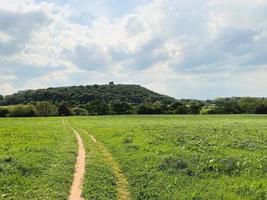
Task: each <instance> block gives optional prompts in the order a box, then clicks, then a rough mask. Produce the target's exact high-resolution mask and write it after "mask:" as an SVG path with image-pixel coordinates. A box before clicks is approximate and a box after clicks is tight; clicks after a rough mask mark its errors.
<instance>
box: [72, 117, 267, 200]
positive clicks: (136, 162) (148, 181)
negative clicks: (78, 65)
mask: <svg viewBox="0 0 267 200" xmlns="http://www.w3.org/2000/svg"><path fill="white" fill-rule="evenodd" d="M69 121H70V122H71V123H72V124H73V125H74V126H76V127H81V128H83V129H86V130H87V131H88V132H89V133H90V134H93V135H94V136H95V137H96V139H97V140H98V141H99V142H102V143H103V144H104V145H105V146H106V147H107V148H108V149H109V151H110V152H111V153H112V155H113V157H114V159H115V160H116V161H117V162H118V163H119V164H120V165H121V168H122V169H123V171H124V173H125V175H126V177H127V178H128V181H129V185H130V191H131V193H132V199H205V200H206V199H210V200H214V199H234V200H238V199H240V200H241V199H242V200H245V199H262V200H263V199H266V192H267V176H266V173H267V116H252V115H251V116H249V115H247V116H246V115H236V116H219V115H218V116H117V117H116V116H104V117H80V118H79V117H73V118H69ZM83 137H84V140H89V139H90V138H89V136H88V135H87V136H86V134H84V135H83ZM88 164H89V165H90V163H88ZM106 175H107V174H106ZM91 176H94V177H95V178H97V177H98V176H99V177H100V178H104V177H105V174H97V173H96V172H95V171H94V170H93V169H91V170H90V166H88V171H87V177H88V178H87V179H86V185H85V188H87V189H86V190H87V192H88V194H90V191H91V193H92V192H93V191H96V190H98V191H99V192H100V193H101V192H103V191H105V189H104V188H103V187H104V186H105V184H104V183H103V187H99V184H100V185H101V183H99V182H98V184H97V185H94V184H93V182H94V179H89V177H91ZM109 177H110V179H109V180H112V178H111V176H109Z"/></svg>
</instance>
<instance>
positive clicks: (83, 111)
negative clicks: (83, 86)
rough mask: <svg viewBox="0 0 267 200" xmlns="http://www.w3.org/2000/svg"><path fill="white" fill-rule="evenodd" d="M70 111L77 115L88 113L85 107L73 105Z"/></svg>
mask: <svg viewBox="0 0 267 200" xmlns="http://www.w3.org/2000/svg"><path fill="white" fill-rule="evenodd" d="M72 111H73V112H74V114H75V115H77V116H86V115H88V111H87V110H86V109H83V108H79V107H74V108H72Z"/></svg>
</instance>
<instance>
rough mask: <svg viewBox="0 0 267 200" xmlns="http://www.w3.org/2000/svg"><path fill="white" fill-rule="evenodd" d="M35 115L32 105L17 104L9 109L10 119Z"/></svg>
mask: <svg viewBox="0 0 267 200" xmlns="http://www.w3.org/2000/svg"><path fill="white" fill-rule="evenodd" d="M35 114H36V109H35V107H34V106H33V105H23V104H19V105H16V106H12V107H10V109H9V116H10V117H33V116H34V115H35Z"/></svg>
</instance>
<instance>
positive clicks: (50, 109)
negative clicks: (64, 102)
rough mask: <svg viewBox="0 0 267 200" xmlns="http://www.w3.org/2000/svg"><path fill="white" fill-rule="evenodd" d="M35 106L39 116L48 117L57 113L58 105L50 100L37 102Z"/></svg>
mask: <svg viewBox="0 0 267 200" xmlns="http://www.w3.org/2000/svg"><path fill="white" fill-rule="evenodd" d="M35 107H36V110H37V112H36V114H37V115H38V116H42V117H46V116H54V115H57V109H56V106H55V105H53V104H51V103H50V102H48V101H42V102H37V103H36V106H35Z"/></svg>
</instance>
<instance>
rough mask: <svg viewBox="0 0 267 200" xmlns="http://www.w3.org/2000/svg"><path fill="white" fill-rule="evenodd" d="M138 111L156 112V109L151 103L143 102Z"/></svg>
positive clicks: (142, 112)
mask: <svg viewBox="0 0 267 200" xmlns="http://www.w3.org/2000/svg"><path fill="white" fill-rule="evenodd" d="M137 113H138V114H154V109H153V106H152V105H151V104H141V105H140V106H139V107H138V108H137Z"/></svg>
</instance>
